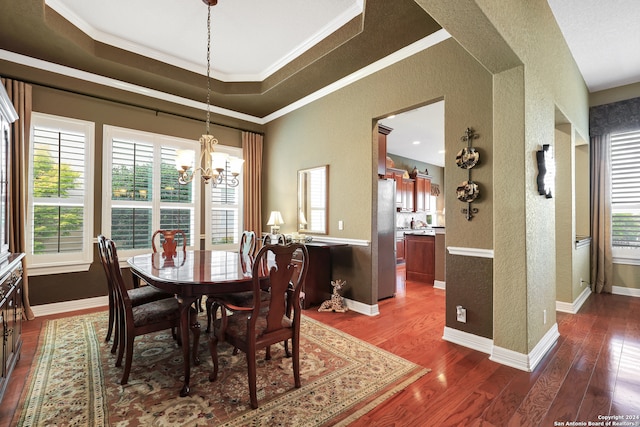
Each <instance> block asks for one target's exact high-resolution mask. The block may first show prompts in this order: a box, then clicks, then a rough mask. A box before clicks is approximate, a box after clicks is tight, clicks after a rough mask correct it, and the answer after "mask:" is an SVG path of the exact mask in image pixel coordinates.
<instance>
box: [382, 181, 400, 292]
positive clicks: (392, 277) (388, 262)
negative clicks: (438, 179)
mask: <svg viewBox="0 0 640 427" xmlns="http://www.w3.org/2000/svg"><path fill="white" fill-rule="evenodd" d="M395 293H396V182H395V181H394V180H393V179H381V180H378V300H381V299H383V298H389V297H392V296H394V295H395Z"/></svg>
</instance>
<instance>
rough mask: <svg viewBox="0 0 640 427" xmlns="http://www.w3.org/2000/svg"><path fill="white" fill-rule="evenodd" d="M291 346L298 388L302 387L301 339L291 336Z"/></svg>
mask: <svg viewBox="0 0 640 427" xmlns="http://www.w3.org/2000/svg"><path fill="white" fill-rule="evenodd" d="M291 346H292V347H293V361H292V362H293V380H294V383H295V386H296V388H300V387H302V382H301V381H300V340H299V339H298V338H296V337H293V338H291Z"/></svg>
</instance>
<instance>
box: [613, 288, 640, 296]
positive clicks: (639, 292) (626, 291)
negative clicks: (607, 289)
mask: <svg viewBox="0 0 640 427" xmlns="http://www.w3.org/2000/svg"><path fill="white" fill-rule="evenodd" d="M611 293H612V294H614V295H626V296H629V297H640V289H636V288H625V287H624V286H612V287H611Z"/></svg>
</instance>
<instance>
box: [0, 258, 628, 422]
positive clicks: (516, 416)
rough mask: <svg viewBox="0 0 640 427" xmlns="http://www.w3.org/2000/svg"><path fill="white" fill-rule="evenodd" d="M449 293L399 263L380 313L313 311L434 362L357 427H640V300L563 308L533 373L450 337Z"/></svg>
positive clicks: (3, 414)
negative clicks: (410, 277) (410, 275)
mask: <svg viewBox="0 0 640 427" xmlns="http://www.w3.org/2000/svg"><path fill="white" fill-rule="evenodd" d="M444 298H445V292H444V291H441V290H438V289H434V288H433V287H432V286H428V285H424V284H420V283H414V282H407V283H405V281H404V270H403V268H402V267H400V268H399V269H398V293H397V295H396V297H395V298H390V299H387V300H384V301H381V302H380V312H381V314H380V315H379V316H376V317H367V316H363V315H360V314H356V313H353V312H349V313H344V314H339V313H326V312H325V313H318V312H317V311H316V310H315V309H314V308H311V309H309V310H306V311H305V314H306V315H308V316H310V317H313V318H315V319H318V320H321V321H323V322H325V323H327V324H329V325H331V326H334V327H336V328H339V329H341V330H343V331H345V332H347V333H349V334H351V335H354V336H356V337H358V338H360V339H363V340H365V341H368V342H370V343H371V344H374V345H376V346H378V347H381V348H383V349H386V350H388V351H390V352H393V353H395V354H397V355H399V356H402V357H404V358H406V359H408V360H411V361H412V362H414V363H417V364H419V365H421V366H424V367H428V368H431V369H432V372H431V373H429V374H427V375H425V376H424V377H422V378H421V379H420V380H418V381H417V382H415V383H414V384H412V385H410V386H409V387H407V389H406V390H404V391H402V392H399V393H398V394H396V395H395V396H393V397H392V398H390V399H389V400H387V401H386V402H383V403H382V404H380V405H379V406H378V407H377V408H375V409H374V410H373V411H371V412H369V413H368V414H366V415H365V416H364V417H362V418H360V419H359V420H358V421H356V422H354V423H353V424H352V426H436V425H437V426H449V425H456V426H500V427H501V426H557V425H570V424H567V423H568V422H571V421H582V422H585V425H586V423H587V422H588V421H605V420H604V419H602V418H601V417H603V416H607V415H617V416H621V417H626V418H620V419H618V420H617V422H620V423H621V424H617V425H628V426H640V419H639V418H637V417H639V416H640V298H633V297H625V296H619V295H591V296H590V298H589V299H588V300H587V302H586V303H585V304H584V306H583V307H582V309H581V310H580V312H579V313H578V314H575V315H570V314H564V313H558V314H557V321H558V328H559V330H560V335H561V336H560V339H559V340H558V342H557V343H556V345H555V346H554V347H553V348H552V349H551V351H550V352H549V353H548V354H547V355H546V356H545V358H544V359H543V360H542V362H541V363H540V364H539V366H538V367H537V368H536V370H535V371H534V372H531V373H527V372H523V371H520V370H517V369H514V368H510V367H507V366H503V365H500V364H497V363H494V362H492V361H490V360H489V358H488V355H486V354H484V353H480V352H477V351H474V350H470V349H468V348H465V347H461V346H459V345H456V344H451V343H449V342H446V341H443V340H442V334H443V330H444V301H445V300H444ZM71 314H74V315H75V314H78V312H74V313H68V314H66V315H71ZM62 316H64V315H61V316H56V317H62ZM52 317H53V316H47V317H42V318H38V319H36V320H34V321H31V322H26V323H25V324H24V333H23V338H24V345H23V348H22V357H21V360H20V361H19V362H18V365H17V367H16V370H15V371H14V375H13V377H12V379H11V382H10V384H9V387H8V390H7V392H6V394H5V397H4V400H3V401H2V403H0V426H5V425H10V420H11V419H12V417H13V415H14V413H15V410H16V407H17V406H18V402H19V399H20V394H21V393H22V391H23V388H24V387H25V381H26V378H27V375H28V371H29V368H30V365H31V362H32V360H33V358H34V355H35V352H36V347H37V342H38V338H39V335H40V331H41V328H42V325H43V323H44V322H45V321H46V320H48V319H50V318H52ZM633 417H636V418H635V419H634V418H633ZM624 423H626V424H624ZM576 425H579V424H576ZM603 425H606V424H603ZM610 425H615V424H610Z"/></svg>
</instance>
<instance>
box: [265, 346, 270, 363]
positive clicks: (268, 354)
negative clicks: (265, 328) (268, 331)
mask: <svg viewBox="0 0 640 427" xmlns="http://www.w3.org/2000/svg"><path fill="white" fill-rule="evenodd" d="M264 353H265V355H264V360H271V346H270V345H268V346H267V348H266V349H265V352H264Z"/></svg>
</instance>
